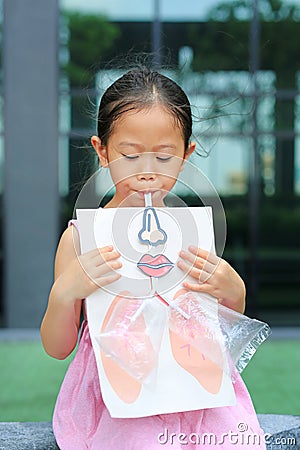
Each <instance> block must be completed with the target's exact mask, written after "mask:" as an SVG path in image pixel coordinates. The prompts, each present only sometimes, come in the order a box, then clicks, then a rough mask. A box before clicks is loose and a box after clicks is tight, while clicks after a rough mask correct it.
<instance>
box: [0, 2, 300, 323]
mask: <svg viewBox="0 0 300 450" xmlns="http://www.w3.org/2000/svg"><path fill="white" fill-rule="evenodd" d="M28 1H29V2H30V3H31V2H32V9H26V8H24V5H23V7H22V3H24V2H22V0H4V6H5V8H6V10H5V14H4V20H6V21H9V24H10V26H11V24H14V23H15V20H16V17H17V14H18V11H19V12H21V13H22V14H23V15H24V17H23V20H21V22H22V30H20V29H19V27H17V26H16V28H15V33H16V35H15V36H14V38H13V39H12V35H11V29H9V28H7V26H6V25H7V24H6V23H5V21H4V23H3V28H4V37H3V40H4V47H3V48H4V54H5V51H6V57H5V58H4V59H3V61H2V72H3V73H4V74H5V73H7V71H6V70H7V69H6V68H5V67H4V66H3V64H4V62H5V64H7V65H8V66H7V67H9V68H10V70H13V69H14V68H15V70H16V71H17V63H16V61H17V60H16V59H14V56H15V55H14V53H13V52H17V50H16V48H18V47H16V44H18V45H21V43H22V42H23V43H24V47H23V53H24V52H25V56H26V52H28V55H29V56H28V57H29V61H31V62H32V66H31V67H30V68H28V67H27V69H28V71H27V72H28V73H27V77H28V78H27V83H29V84H27V85H26V84H24V85H23V86H22V84H21V85H19V84H18V89H16V92H14V88H13V86H12V84H10V83H9V82H8V79H7V78H6V79H5V77H4V81H5V80H6V81H5V82H4V83H3V85H2V94H3V96H2V98H4V99H5V100H6V99H7V100H8V103H7V104H6V102H4V110H3V108H2V110H3V111H4V117H5V118H6V120H11V121H13V124H11V129H8V131H9V132H10V133H11V134H9V133H8V135H7V134H5V130H4V129H3V126H2V128H1V130H0V131H1V141H0V143H1V149H2V151H1V153H0V157H1V158H0V163H1V172H0V174H2V176H1V179H0V185H1V186H2V191H3V189H4V192H5V186H4V182H3V180H4V173H6V174H11V173H15V172H16V169H15V167H16V162H17V161H19V160H20V159H19V155H18V153H17V151H16V145H17V144H18V142H19V144H18V145H19V146H20V147H21V148H22V152H24V153H25V154H28V155H31V156H32V158H34V161H33V160H28V159H26V160H24V161H23V162H22V167H21V169H22V170H21V171H20V177H19V180H20V179H21V178H22V174H23V173H24V171H25V172H26V170H27V173H28V171H29V173H30V176H29V177H28V176H27V177H23V178H22V180H23V181H22V183H23V184H22V186H23V188H21V187H20V184H18V187H16V189H15V190H14V187H13V183H12V182H11V178H10V180H8V179H7V178H6V183H7V186H8V194H9V195H11V193H12V195H13V196H17V197H18V198H21V199H23V200H22V202H21V204H20V205H19V206H18V208H17V209H18V210H19V209H20V208H22V207H23V208H25V206H24V205H26V208H25V209H23V213H22V214H23V216H24V217H25V216H26V215H30V216H27V217H35V219H34V224H36V225H35V226H36V228H35V226H31V225H32V223H33V221H32V219H27V221H26V218H25V223H27V227H28V228H27V229H26V233H25V232H24V231H23V230H22V229H21V230H20V227H19V225H18V227H15V229H14V231H13V232H11V233H10V232H9V231H8V229H11V227H12V226H13V225H12V224H13V223H15V220H16V218H17V217H18V211H16V210H14V209H13V208H12V205H11V204H10V203H9V202H8V201H7V200H6V201H5V202H4V203H3V204H2V210H3V214H4V217H7V218H8V219H7V220H6V221H5V220H4V222H3V223H4V231H3V233H4V234H3V236H4V242H2V248H4V249H6V253H5V252H4V257H2V267H4V268H5V267H6V264H7V267H8V269H7V270H6V271H4V278H5V280H6V281H5V289H3V295H2V299H1V323H2V325H3V326H20V327H23V326H24V327H27V326H38V324H39V322H40V320H41V316H42V312H43V310H44V308H45V306H46V301H47V292H48V290H49V289H50V286H51V280H52V272H51V270H52V268H51V262H53V256H54V251H55V245H56V242H57V240H58V239H59V234H60V233H61V231H62V230H63V228H64V227H65V226H66V224H67V220H68V218H69V217H70V216H72V214H73V208H74V205H75V202H76V198H77V196H78V193H79V192H80V189H81V187H82V184H83V182H84V180H86V179H87V178H88V177H89V176H90V175H92V174H93V173H94V172H95V170H97V162H96V160H95V156H94V153H93V152H92V151H91V148H90V146H89V138H90V136H91V134H93V133H94V132H95V129H96V127H95V114H96V109H97V105H98V102H99V98H100V96H101V94H102V92H103V89H105V87H107V86H108V85H109V84H110V83H111V82H112V81H113V80H114V79H116V78H117V77H118V76H119V75H120V74H121V73H122V71H123V70H124V68H121V67H120V66H121V64H120V59H122V58H119V57H118V55H124V58H123V59H124V60H125V59H126V55H127V54H128V53H130V52H131V50H132V49H134V50H135V51H136V52H141V51H146V52H151V51H152V50H154V52H155V55H156V56H157V54H158V53H159V58H156V63H157V61H159V62H160V63H162V64H163V66H164V67H163V68H162V70H164V71H165V72H166V73H167V75H169V76H171V77H172V78H173V79H175V80H176V81H177V82H178V83H180V84H181V85H182V87H183V88H184V90H185V91H186V92H187V94H188V96H189V99H190V101H191V104H192V107H193V114H194V117H195V122H194V139H195V140H196V141H197V143H198V150H199V152H200V153H201V155H202V156H201V157H197V159H196V160H195V161H194V163H195V164H197V165H199V166H201V170H202V171H203V173H204V174H205V175H206V176H207V177H208V179H209V180H210V181H211V183H212V184H213V185H214V186H215V188H216V190H217V191H218V193H219V195H220V196H221V199H222V201H223V204H224V208H225V212H226V216H227V222H228V233H227V245H226V249H225V253H224V258H225V259H227V260H229V261H230V262H231V264H233V266H234V267H235V268H236V269H237V270H238V271H239V272H240V273H241V275H242V276H243V278H244V279H245V281H246V284H247V288H248V309H247V313H248V314H249V315H251V314H255V315H256V316H257V317H261V318H262V319H265V320H267V321H269V322H270V323H271V324H278V325H283V324H294V325H295V324H297V321H298V319H297V317H299V316H297V314H298V313H299V311H300V305H299V301H298V296H299V292H300V277H299V273H300V251H299V249H300V236H299V235H300V233H299V229H300V204H299V196H300V140H299V135H300V128H299V123H300V120H299V114H300V108H299V105H300V102H299V94H300V91H299V85H300V67H298V62H297V61H300V43H299V45H298V44H297V43H295V39H292V38H291V39H288V38H286V39H284V40H283V39H278V37H279V38H280V35H281V34H282V33H283V32H284V33H285V35H286V36H296V35H297V32H299V29H300V22H299V20H300V15H299V8H298V9H297V8H295V10H293V9H289V8H288V5H289V4H292V2H284V1H283V2H282V9H280V8H279V9H278V11H277V13H276V14H277V16H276V15H275V12H274V11H271V10H270V11H269V12H267V13H264V12H263V11H260V10H259V2H257V1H255V0H253V2H252V7H251V8H248V9H245V8H244V9H243V10H242V9H241V10H235V11H234V10H232V9H230V6H232V5H233V2H230V1H228V2H227V6H226V5H221V6H219V7H218V5H220V4H221V3H222V2H220V1H217V0H216V1H214V2H212V1H211V0H210V1H208V2H198V1H196V0H195V1H191V2H190V8H187V7H186V6H187V5H186V4H184V5H183V3H182V2H181V1H180V2H179V1H177V2H176V1H175V2H174V1H173V2H168V1H167V0H164V1H163V0H161V1H160V2H158V1H153V2H150V1H149V2H139V5H138V6H136V7H135V8H133V10H132V11H131V10H130V7H128V4H127V7H126V11H122V8H121V4H123V3H124V2H119V3H118V2H117V1H116V2H111V3H110V5H108V4H107V2H106V3H104V2H99V1H97V2H93V1H90V2H88V4H86V2H83V1H80V0H76V1H75V0H62V1H61V2H60V5H58V4H57V3H56V2H53V4H52V6H50V5H49V8H50V9H51V11H50V10H49V11H47V12H46V11H45V10H44V11H42V7H41V6H40V10H39V8H38V7H36V5H35V1H34V0H28ZM36 1H37V0H36ZM50 3H51V2H50ZM12 4H13V5H12ZM94 5H95V6H94ZM99 5H100V6H99ZM201 5H202V6H201ZM182 6H184V7H185V12H184V14H183V12H182V9H180V8H182ZM200 6H201V7H200ZM58 7H60V10H59V9H58ZM72 7H74V8H77V9H78V11H79V14H77V16H76V17H74V16H72V15H70V13H68V12H67V13H66V12H63V10H64V11H65V10H67V11H70V8H71V9H72ZM213 7H214V8H213ZM87 8H89V9H87ZM29 10H30V11H33V10H35V11H36V15H34V14H30V13H29V12H28V11H29ZM86 13H89V14H92V15H94V17H97V18H99V17H100V16H101V14H103V15H104V16H105V15H106V19H105V17H104V19H103V20H104V22H103V23H102V24H101V23H100V22H93V20H92V21H91V22H89V24H90V25H89V27H90V29H92V27H93V26H95V27H104V28H103V30H105V32H106V33H107V35H108V36H110V40H111V41H110V42H111V43H110V44H109V45H107V47H106V48H104V49H103V52H102V54H101V55H102V56H99V60H98V61H96V62H97V67H95V69H93V70H91V69H90V67H91V65H92V61H90V62H86V63H84V62H82V60H81V59H80V57H77V56H76V55H77V53H76V48H75V47H76V45H75V36H76V29H77V31H78V30H80V33H81V34H80V36H81V44H83V43H84V42H85V40H86V43H87V45H88V48H89V50H90V53H91V55H97V51H96V50H97V49H94V47H93V45H92V43H91V42H90V41H88V38H87V37H86V36H85V34H84V29H85V25H84V23H85V22H84V20H86ZM230 13H231V14H233V13H234V14H236V16H235V17H233V16H232V15H231V16H230ZM39 14H40V16H39ZM264 14H265V15H264ZM268 14H269V15H268ZM11 15H13V16H11ZM81 16H82V19H81ZM38 18H39V19H40V21H41V23H43V20H45V21H46V19H47V24H48V25H47V26H48V28H47V27H44V28H43V27H41V28H38V27H36V23H37V20H38ZM58 19H59V20H58ZM83 19H84V20H83ZM208 19H209V20H208ZM50 20H52V22H51V23H50ZM86 23H87V22H86ZM109 25H112V26H113V28H111V29H110V28H109ZM72 27H73V28H72ZM76 27H77V28H76ZM51 30H52V31H51ZM53 30H55V33H56V36H57V41H55V40H53V35H51V33H53ZM282 30H283V31H282ZM97 32H99V29H98V30H96V31H95V34H94V36H95V38H94V40H95V41H96V42H94V46H95V47H97V44H99V42H97V38H96V37H97V36H98V35H97ZM18 33H19V34H18ZM22 33H23V34H22ZM34 33H39V34H36V35H35V34H34ZM43 33H44V34H43ZM45 33H49V34H48V36H52V40H51V39H50V40H49V39H48V41H47V38H46V34H45ZM102 33H104V31H102ZM154 33H155V35H154ZM157 33H159V39H157ZM77 34H78V33H77ZM5 37H6V41H5ZM155 37H156V38H155ZM25 39H28V41H27V42H28V43H30V42H40V43H41V45H40V46H39V48H35V52H36V53H35V55H34V57H32V59H30V55H31V53H32V52H30V51H29V49H28V47H27V48H26V40H25ZM30 39H31V41H30ZM278 42H279V43H280V44H278ZM42 44H43V45H42ZM8 45H10V47H8ZM277 45H278V46H277ZM47 46H48V47H47ZM268 46H269V47H268ZM92 47H93V48H92ZM8 48H9V50H10V52H12V53H10V57H8V54H7V49H8ZM53 51H56V52H57V54H56V56H57V57H56V58H55V57H54V56H53V55H54V53H53ZM19 52H20V48H19ZM93 52H94V53H93ZM87 53H88V52H87ZM82 54H83V52H82V51H81V55H82ZM18 55H19V58H20V53H19V54H17V56H18ZM282 55H284V56H282ZM84 56H85V57H86V58H87V55H84ZM272 56H273V58H272ZM76 58H77V59H76ZM284 58H286V60H284ZM41 61H42V64H41ZM23 63H24V64H25V65H26V58H25V59H23ZM81 63H82V64H86V66H85V67H83V69H82V70H83V72H82V74H81V75H80V76H79V81H78V79H75V78H74V79H73V78H72V76H73V75H72V73H73V74H74V72H71V70H72V67H73V69H74V66H75V65H76V64H77V66H76V68H77V69H76V70H77V72H76V73H78V67H79V68H80V64H81ZM34 64H36V66H35V65H34ZM54 64H55V65H56V66H55V68H56V69H57V80H56V79H55V73H54V72H55V71H54V72H51V73H48V74H47V73H46V72H47V71H45V72H41V68H42V67H43V66H44V67H52V66H53V65H54ZM24 67H25V66H24ZM59 67H60V70H59V76H58V68H59ZM25 68H26V67H25ZM25 72H26V70H25ZM40 73H43V77H44V79H46V77H50V78H48V86H49V88H48V89H45V91H44V92H43V94H42V95H41V94H40V92H41V91H39V88H38V84H37V88H36V89H34V87H33V86H31V89H32V90H33V92H35V96H34V97H32V101H31V102H28V103H27V104H26V105H23V109H20V112H22V114H23V116H20V119H19V121H20V123H18V128H19V126H20V124H21V129H22V126H23V129H24V131H26V130H27V132H28V133H32V134H31V135H30V134H29V135H28V136H27V138H26V139H25V136H21V137H20V140H19V141H17V140H14V139H16V138H15V137H14V134H13V128H14V127H15V126H16V124H15V121H14V120H13V117H15V116H14V111H13V109H12V110H8V109H5V108H8V107H9V105H11V104H13V102H14V99H15V100H16V96H17V95H21V94H20V93H21V92H22V90H24V89H25V90H26V89H28V86H30V77H31V80H32V79H33V74H40ZM85 74H88V78H87V79H88V81H87V79H85V78H84V76H85ZM80 77H81V78H80ZM25 78H26V77H25ZM37 79H39V77H37ZM18 80H19V82H20V83H21V82H22V75H21V74H19V77H16V78H15V82H16V83H17V81H18ZM80 80H81V81H80ZM25 81H26V80H25ZM56 82H57V87H58V89H57V90H56V91H55V89H56V85H55V83H56ZM26 86H27V87H26ZM43 86H44V85H43ZM40 89H44V88H43V87H42V86H41V88H40ZM27 92H28V91H27ZM14 95H15V97H14ZM38 95H41V97H40V98H38ZM47 98H48V99H49V98H52V100H53V99H56V100H55V101H57V111H56V113H55V112H54V111H53V109H51V108H54V106H55V102H54V103H52V106H51V108H50V109H49V110H48V113H49V114H52V116H51V120H50V121H49V120H48V119H49V117H48V118H47V116H43V114H45V110H47V108H46V109H45V105H47V100H46V99H47ZM34 102H35V103H34ZM15 104H17V102H16V101H15ZM34 105H36V107H37V108H38V105H40V108H41V110H40V112H37V115H36V117H37V118H39V117H40V119H41V122H40V123H39V125H38V127H39V132H37V131H36V130H34V128H33V129H30V128H28V127H27V128H26V123H23V120H22V117H23V118H24V117H27V118H28V117H30V116H29V115H30V110H31V109H32V108H34ZM18 117H19V116H18ZM35 120H37V119H35ZM51 121H52V122H51ZM25 122H26V121H25ZM2 123H3V121H1V124H2ZM9 123H10V122H9ZM9 123H8V124H7V122H6V126H7V125H9ZM46 123H48V124H50V123H52V129H50V128H45V124H46ZM55 123H57V124H58V125H57V127H58V128H57V130H54V128H53V127H55ZM36 124H37V123H36ZM47 130H48V131H47ZM51 130H52V131H51ZM39 133H41V134H43V138H42V137H41V138H40V143H39V144H38V146H37V148H36V150H33V149H32V147H33V145H32V144H33V143H34V142H36V139H37V135H39ZM45 133H46V134H47V133H48V134H47V136H45ZM49 133H50V134H49ZM45 142H48V147H46V146H45V145H44V143H45ZM50 147H51V148H50ZM7 148H9V151H10V152H12V153H11V154H12V155H14V156H12V157H11V158H10V157H7V151H8V150H7ZM47 148H48V150H47ZM51 151H52V152H53V157H52V158H49V159H48V160H47V159H45V155H49V152H50V153H51ZM14 152H15V153H14ZM41 152H45V153H43V155H44V156H42V157H41V156H40V155H41ZM45 161H47V162H46V167H45ZM12 165H13V166H12ZM26 167H27V169H26ZM41 170H42V171H43V176H39V177H36V173H37V172H39V173H41ZM26 183H28V185H29V184H30V183H31V184H30V186H29V187H28V185H26ZM108 184H109V181H108ZM193 185H197V180H194V181H193ZM16 186H17V185H16ZM20 189H23V194H24V192H25V191H26V190H27V189H29V191H27V192H30V193H31V196H32V198H34V199H35V206H34V208H35V209H34V208H32V204H31V203H30V201H29V202H27V203H25V204H24V198H23V196H22V195H19V196H18V192H19V193H20ZM101 189H102V191H101ZM106 189H107V186H102V187H101V188H100V191H99V194H101V195H102V194H103V192H105V191H106ZM42 194H44V196H43V197H42ZM56 195H57V203H56V200H55V196H56ZM179 195H182V197H183V198H184V200H185V201H186V202H187V203H188V204H194V201H195V199H193V198H192V197H191V196H190V195H189V194H188V193H187V192H181V193H180V192H179ZM27 197H28V196H27ZM4 198H6V199H10V198H15V197H9V196H6V197H5V195H4ZM47 198H48V200H49V207H47V208H40V206H39V209H38V211H42V212H41V213H38V214H36V216H34V215H32V214H33V213H32V210H34V211H36V204H41V203H42V204H45V202H46V203H47ZM3 214H2V217H3ZM41 217H42V219H41ZM47 223H49V224H50V225H49V226H48V225H47ZM47 227H48V230H47ZM41 228H42V229H43V230H44V231H43V233H40V230H41ZM15 235H18V236H19V237H20V238H19V240H17V241H16V239H15ZM49 236H50V237H49ZM6 240H8V243H9V242H11V244H9V245H8V246H6V247H5V242H6ZM16 242H17V244H18V247H17V248H21V249H22V245H23V244H22V243H26V244H27V245H25V244H24V248H23V249H22V252H23V255H25V256H24V257H23V258H20V257H19V256H16V255H15V254H14V253H15V251H16V250H15V249H16V245H17V244H16ZM41 242H47V245H45V246H44V247H43V246H42V247H41ZM32 243H35V245H33V244H32ZM43 245H44V244H43ZM24 249H26V251H25V250H24ZM39 249H43V251H41V250H39ZM11 253H12V254H11ZM2 255H3V252H2ZM37 255H38V258H37ZM43 255H44V257H43ZM5 257H6V258H7V260H6V259H5ZM28 259H29V260H30V261H36V264H35V265H32V266H31V267H30V264H28V263H27V264H26V260H28ZM45 261H46V262H45ZM24 266H25V267H26V269H28V270H27V271H24V270H23V269H22V267H23V268H24ZM14 273H15V274H16V279H17V281H16V279H14V276H13V275H14ZM32 273H34V276H35V279H38V280H41V282H40V283H39V284H38V286H39V288H38V289H35V288H34V287H33V285H32V275H30V274H32ZM30 277H31V278H30ZM10 286H11V287H10ZM22 292H23V293H24V294H23V295H22ZM7 295H9V298H8V297H7ZM23 298H26V299H28V298H30V305H31V306H30V307H28V306H27V305H26V302H25V305H24V304H23V303H24V300H23ZM28 301H29V300H28ZM21 302H23V303H22V306H20V303H21Z"/></svg>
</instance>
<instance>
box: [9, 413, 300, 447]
mask: <svg viewBox="0 0 300 450" xmlns="http://www.w3.org/2000/svg"><path fill="white" fill-rule="evenodd" d="M258 419H259V422H260V425H261V427H262V429H263V430H264V432H265V433H266V443H267V449H268V450H279V449H284V450H299V449H300V416H285V415H278V414H259V415H258ZM33 449H36V450H59V448H58V446H57V445H56V442H55V438H54V436H53V431H52V426H51V423H50V422H2V423H0V450H33ZM224 450H225V449H224Z"/></svg>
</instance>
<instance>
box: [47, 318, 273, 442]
mask: <svg viewBox="0 0 300 450" xmlns="http://www.w3.org/2000/svg"><path fill="white" fill-rule="evenodd" d="M235 378H236V381H235V383H234V390H235V394H236V399H237V403H236V405H235V406H227V407H219V408H210V409H202V410H198V411H185V412H180V413H173V414H161V415H156V416H150V417H140V418H130V419H124V418H122V419H118V418H112V417H111V416H110V414H109V411H108V409H107V408H106V406H105V404H104V402H103V399H102V395H101V389H100V384H99V377H98V370H97V365H96V360H95V356H94V351H93V348H92V343H91V338H90V334H89V327H88V323H87V321H86V320H84V322H83V325H82V329H81V336H80V340H79V344H78V349H77V352H76V355H75V357H74V359H73V361H72V362H71V364H70V366H69V369H68V371H67V373H66V375H65V378H64V381H63V383H62V386H61V389H60V392H59V395H58V398H57V401H56V405H55V409H54V415H53V431H54V435H55V438H56V441H57V444H58V446H59V448H60V449H61V450H84V449H89V450H158V449H161V450H163V449H165V450H166V449H168V450H179V449H184V450H194V449H201V450H203V449H205V450H211V449H212V448H219V449H220V450H230V449H232V450H236V449H243V448H244V449H245V450H249V449H252V450H254V449H255V450H258V449H265V448H266V447H265V444H264V438H263V430H261V428H260V425H259V423H258V420H257V416H256V413H255V410H254V407H253V404H252V401H251V398H250V395H249V393H248V391H247V388H246V386H245V384H244V382H243V380H242V378H241V376H240V375H239V374H238V373H236V377H235Z"/></svg>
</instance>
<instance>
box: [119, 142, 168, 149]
mask: <svg viewBox="0 0 300 450" xmlns="http://www.w3.org/2000/svg"><path fill="white" fill-rule="evenodd" d="M119 145H120V146H121V147H134V148H139V149H144V148H145V147H144V145H142V144H137V143H134V142H129V141H128V142H127V141H122V142H120V143H119ZM166 148H171V149H174V150H175V149H176V145H174V144H168V143H166V144H160V145H156V146H155V147H154V149H155V150H163V149H166Z"/></svg>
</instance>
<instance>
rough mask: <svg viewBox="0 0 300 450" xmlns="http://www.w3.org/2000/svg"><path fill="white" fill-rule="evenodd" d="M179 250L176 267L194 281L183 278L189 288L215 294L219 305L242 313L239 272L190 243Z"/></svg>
mask: <svg viewBox="0 0 300 450" xmlns="http://www.w3.org/2000/svg"><path fill="white" fill-rule="evenodd" d="M188 250H189V251H188V252H185V251H182V252H180V253H179V255H180V256H181V258H182V259H181V260H179V261H178V267H180V268H181V269H182V270H184V271H185V272H188V273H189V275H191V276H192V277H193V278H195V279H196V280H197V283H189V282H184V283H183V286H184V287H185V288H187V289H190V290H191V291H195V292H205V293H207V294H210V295H212V296H213V297H215V298H217V299H218V301H219V302H221V303H222V305H224V306H227V307H228V308H231V309H234V310H235V311H237V312H239V313H241V314H243V313H244V311H245V298H246V289H245V284H244V282H243V280H242V278H241V277H240V276H239V274H238V273H237V272H236V271H235V270H234V269H233V268H232V267H231V266H230V264H228V262H226V261H225V260H224V259H222V258H219V257H217V256H216V255H215V254H213V253H209V252H207V251H206V250H202V249H200V248H196V247H193V246H190V247H189V248H188Z"/></svg>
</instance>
